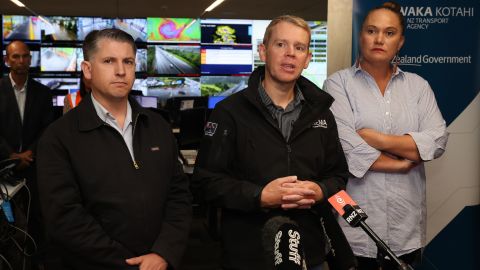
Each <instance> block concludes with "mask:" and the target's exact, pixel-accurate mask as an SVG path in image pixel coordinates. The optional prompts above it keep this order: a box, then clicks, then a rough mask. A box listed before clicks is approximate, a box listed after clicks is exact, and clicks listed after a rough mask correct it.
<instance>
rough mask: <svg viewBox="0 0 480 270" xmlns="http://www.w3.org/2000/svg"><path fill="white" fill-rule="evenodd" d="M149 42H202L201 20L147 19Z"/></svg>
mask: <svg viewBox="0 0 480 270" xmlns="http://www.w3.org/2000/svg"><path fill="white" fill-rule="evenodd" d="M147 32H148V35H147V40H148V42H189V43H199V42H200V20H199V19H192V18H147Z"/></svg>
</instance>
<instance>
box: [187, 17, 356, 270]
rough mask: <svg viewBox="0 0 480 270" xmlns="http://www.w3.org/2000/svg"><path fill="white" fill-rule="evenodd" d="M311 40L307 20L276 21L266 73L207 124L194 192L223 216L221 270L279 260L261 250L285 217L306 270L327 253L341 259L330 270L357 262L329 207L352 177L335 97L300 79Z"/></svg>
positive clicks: (265, 53) (265, 47) (265, 56)
mask: <svg viewBox="0 0 480 270" xmlns="http://www.w3.org/2000/svg"><path fill="white" fill-rule="evenodd" d="M309 43H310V29H309V27H308V24H307V23H306V22H305V21H304V20H303V19H301V18H298V17H294V16H281V17H278V18H276V19H274V20H273V21H272V22H271V23H270V25H269V26H268V27H267V30H266V32H265V37H264V40H263V44H262V45H260V46H259V53H260V58H261V59H262V61H264V62H265V63H266V65H265V67H260V68H258V69H256V70H255V71H254V72H253V73H252V75H251V77H250V80H249V84H248V88H246V89H245V90H243V91H241V92H239V93H237V94H234V95H232V96H230V97H229V98H227V99H225V100H223V101H222V102H220V103H218V104H217V106H216V108H215V110H214V111H213V112H212V115H211V117H210V119H209V122H208V123H207V124H206V127H205V136H204V140H203V142H202V146H201V149H200V151H199V156H198V159H197V166H196V168H195V172H194V187H195V189H196V190H198V192H199V193H200V195H201V197H203V198H204V199H205V200H206V201H207V202H210V203H212V204H213V205H215V206H218V207H220V208H221V209H222V215H221V238H222V247H223V262H222V264H223V267H224V269H245V270H247V269H248V270H255V269H258V270H260V269H261V270H264V269H268V268H267V265H272V264H273V261H274V258H272V257H268V255H266V253H265V252H264V248H263V247H262V241H261V239H262V228H263V226H264V224H265V222H266V221H267V220H269V219H270V218H272V217H275V216H279V215H280V216H282V215H283V216H287V217H289V218H290V219H292V220H293V221H295V222H296V223H297V224H298V226H299V228H300V232H301V241H302V242H303V244H304V247H305V253H306V264H307V266H308V269H321V267H322V265H323V262H324V261H325V260H326V257H327V254H328V253H330V254H335V256H333V257H334V258H336V260H334V261H335V262H336V264H335V265H334V264H331V265H330V269H348V268H350V267H352V266H353V265H354V261H353V260H354V259H353V253H352V252H351V249H350V247H349V245H348V243H347V241H346V239H345V236H344V235H343V233H342V231H341V229H340V227H339V226H338V224H337V222H336V220H335V219H334V217H333V214H332V212H331V209H330V207H329V206H328V205H327V204H328V203H327V202H326V199H327V198H328V197H330V196H332V195H333V194H335V193H336V192H337V191H339V190H341V189H344V188H345V181H346V179H347V177H348V170H347V164H346V161H345V157H344V154H343V151H342V148H341V145H340V142H339V139H338V134H337V129H336V124H335V119H334V117H333V115H332V113H331V112H330V110H329V107H330V105H331V104H332V102H333V99H332V98H331V97H330V96H329V95H328V94H326V93H325V92H322V91H321V90H320V89H319V88H317V87H316V86H315V85H314V84H313V83H311V82H310V81H308V80H307V79H305V78H303V77H301V76H300V74H301V72H302V70H303V69H304V68H306V67H307V66H308V63H309V61H310V58H311V54H310V53H309ZM273 244H274V243H273V242H272V243H266V245H267V246H266V249H268V248H269V247H268V246H269V245H270V246H273ZM332 262H333V261H332Z"/></svg>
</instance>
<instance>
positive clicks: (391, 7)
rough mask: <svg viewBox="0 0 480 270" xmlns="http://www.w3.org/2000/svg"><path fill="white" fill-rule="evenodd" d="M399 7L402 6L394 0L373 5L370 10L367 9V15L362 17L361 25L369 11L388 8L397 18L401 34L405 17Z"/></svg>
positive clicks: (403, 30) (403, 29)
mask: <svg viewBox="0 0 480 270" xmlns="http://www.w3.org/2000/svg"><path fill="white" fill-rule="evenodd" d="M401 8H402V7H401V6H400V5H399V4H398V3H396V2H394V1H388V2H385V3H383V5H381V6H378V7H374V8H372V9H371V10H370V11H368V13H367V15H366V16H365V18H364V19H363V22H362V26H363V24H364V23H365V21H366V20H367V18H368V16H369V15H370V13H372V12H373V11H375V10H379V9H386V10H390V11H391V12H393V13H395V15H397V18H398V20H399V22H400V27H401V28H402V29H400V33H401V34H402V35H403V34H404V32H405V18H404V17H403V14H402V12H400V11H401Z"/></svg>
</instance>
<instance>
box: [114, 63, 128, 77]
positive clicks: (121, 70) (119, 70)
mask: <svg viewBox="0 0 480 270" xmlns="http://www.w3.org/2000/svg"><path fill="white" fill-rule="evenodd" d="M125 74H126V72H125V64H124V63H122V62H119V63H117V65H116V66H115V75H117V76H125Z"/></svg>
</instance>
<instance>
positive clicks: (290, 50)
mask: <svg viewBox="0 0 480 270" xmlns="http://www.w3.org/2000/svg"><path fill="white" fill-rule="evenodd" d="M285 54H286V55H287V56H295V47H294V45H287V46H286V47H285Z"/></svg>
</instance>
